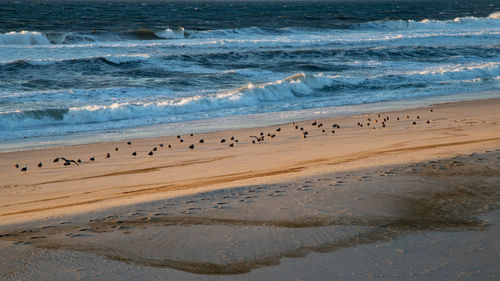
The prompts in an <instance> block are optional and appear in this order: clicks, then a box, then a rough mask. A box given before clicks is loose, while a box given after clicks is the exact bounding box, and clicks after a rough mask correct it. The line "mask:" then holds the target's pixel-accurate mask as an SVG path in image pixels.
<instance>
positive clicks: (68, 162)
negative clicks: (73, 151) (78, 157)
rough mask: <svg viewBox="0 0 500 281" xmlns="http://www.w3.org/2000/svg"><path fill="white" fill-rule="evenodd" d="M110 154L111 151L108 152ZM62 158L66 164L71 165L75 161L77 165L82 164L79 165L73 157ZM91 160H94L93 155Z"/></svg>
mask: <svg viewBox="0 0 500 281" xmlns="http://www.w3.org/2000/svg"><path fill="white" fill-rule="evenodd" d="M108 154H109V153H108ZM60 158H61V159H62V160H64V166H68V165H71V163H75V164H76V165H77V166H80V165H78V163H76V161H75V160H73V159H66V158H64V157H60ZM90 161H94V156H92V158H90Z"/></svg>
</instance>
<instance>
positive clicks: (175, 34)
mask: <svg viewBox="0 0 500 281" xmlns="http://www.w3.org/2000/svg"><path fill="white" fill-rule="evenodd" d="M155 34H156V35H157V36H158V37H160V38H164V39H182V38H184V27H178V28H175V29H173V30H172V29H170V28H166V29H165V30H162V31H160V32H156V33H155Z"/></svg>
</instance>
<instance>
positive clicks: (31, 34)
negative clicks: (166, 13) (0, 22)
mask: <svg viewBox="0 0 500 281" xmlns="http://www.w3.org/2000/svg"><path fill="white" fill-rule="evenodd" d="M49 44H50V41H49V39H48V38H47V37H46V36H45V35H44V34H42V33H40V32H37V31H24V30H23V31H20V32H16V31H11V32H8V33H4V34H0V45H49Z"/></svg>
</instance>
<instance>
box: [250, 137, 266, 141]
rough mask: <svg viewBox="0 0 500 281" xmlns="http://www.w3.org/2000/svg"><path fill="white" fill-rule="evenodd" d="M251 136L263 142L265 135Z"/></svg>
mask: <svg viewBox="0 0 500 281" xmlns="http://www.w3.org/2000/svg"><path fill="white" fill-rule="evenodd" d="M250 137H251V138H255V139H256V140H257V141H258V142H261V141H263V140H264V136H261V137H257V136H250Z"/></svg>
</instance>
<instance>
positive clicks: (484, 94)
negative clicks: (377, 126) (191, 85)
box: [0, 90, 500, 154]
mask: <svg viewBox="0 0 500 281" xmlns="http://www.w3.org/2000/svg"><path fill="white" fill-rule="evenodd" d="M497 98H500V91H499V90H487V91H480V92H473V93H459V94H450V95H444V96H430V97H422V98H417V99H404V100H395V101H383V102H375V103H368V104H357V105H341V106H337V107H323V108H311V109H300V110H291V111H282V112H268V113H258V114H250V115H237V116H226V117H220V118H214V119H208V120H192V121H185V122H179V123H168V124H157V125H152V126H147V127H139V128H126V129H123V130H120V131H119V132H117V131H116V130H113V131H109V132H104V131H100V132H90V133H83V134H72V135H67V136H46V137H34V138H27V139H18V140H14V141H7V142H5V143H0V154H2V153H7V152H16V151H30V150H38V149H50V148H61V147H68V146H79V145H86V144H99V143H113V142H119V141H127V140H147V139H154V138H166V137H171V136H176V135H178V134H190V133H196V134H200V133H216V132H224V131H229V130H244V129H254V128H260V127H269V126H275V125H282V124H286V123H288V122H292V121H308V120H313V119H328V118H335V117H345V116H352V115H360V114H370V113H376V112H392V111H399V110H409V109H417V108H422V107H428V106H434V105H438V104H448V103H455V102H465V101H474V100H485V99H497ZM249 119H251V120H252V122H249V121H248V120H249ZM200 128H201V129H200ZM167 132H168V133H167ZM96 135H98V136H96ZM55 139H58V140H55ZM82 139H86V140H82ZM40 143H44V145H40Z"/></svg>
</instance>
